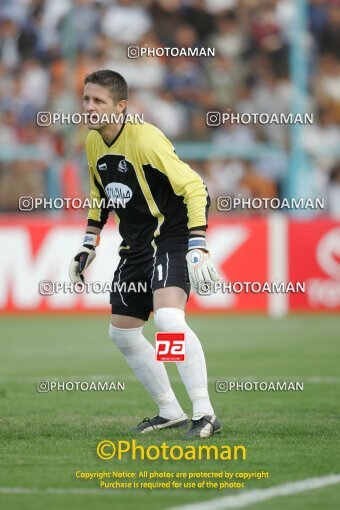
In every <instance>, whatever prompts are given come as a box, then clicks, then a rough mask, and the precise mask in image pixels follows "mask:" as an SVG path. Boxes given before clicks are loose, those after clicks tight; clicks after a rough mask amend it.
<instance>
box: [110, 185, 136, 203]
mask: <svg viewBox="0 0 340 510" xmlns="http://www.w3.org/2000/svg"><path fill="white" fill-rule="evenodd" d="M105 192H106V194H107V196H108V197H109V199H110V201H111V202H115V201H117V202H120V203H124V204H126V203H127V202H129V201H130V200H131V198H132V190H131V189H130V188H129V186H126V185H125V184H122V183H120V182H110V184H108V185H107V186H106V187H105Z"/></svg>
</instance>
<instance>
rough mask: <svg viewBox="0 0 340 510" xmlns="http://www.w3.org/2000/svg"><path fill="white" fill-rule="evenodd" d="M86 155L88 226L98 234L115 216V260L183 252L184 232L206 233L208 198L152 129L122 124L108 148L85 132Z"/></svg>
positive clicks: (97, 136) (201, 184) (198, 181)
mask: <svg viewBox="0 0 340 510" xmlns="http://www.w3.org/2000/svg"><path fill="white" fill-rule="evenodd" d="M86 153H87V160H88V164H89V171H90V184H91V200H92V202H93V203H94V204H95V206H94V207H92V208H91V209H90V210H89V213H88V225H89V226H96V227H99V228H102V227H103V226H104V224H105V223H106V221H107V218H108V214H109V211H110V210H114V212H115V214H116V217H117V219H118V223H119V232H120V235H121V236H122V238H123V242H122V243H121V246H120V255H122V256H126V257H129V259H130V258H133V259H135V258H140V259H145V260H146V259H148V258H151V257H153V256H154V255H155V254H156V252H157V254H158V255H159V254H162V253H165V252H167V251H175V250H181V249H184V250H186V249H187V242H188V236H189V230H190V229H195V228H198V227H199V228H200V229H202V228H203V229H204V228H205V227H206V225H207V214H208V208H209V205H210V198H209V194H208V191H207V188H206V186H205V184H204V182H203V180H202V179H201V177H200V176H199V175H198V174H197V173H196V172H194V170H192V169H191V168H190V167H189V166H188V165H187V164H186V163H184V162H183V161H181V160H180V159H179V158H178V156H177V154H176V153H175V150H174V147H173V146H172V144H171V143H170V141H169V140H168V139H167V138H166V136H165V135H164V134H163V133H162V132H161V131H160V130H159V129H158V128H156V127H155V126H153V125H151V124H147V123H137V124H136V123H131V122H126V123H125V124H123V125H122V127H121V129H120V131H119V133H118V135H117V136H116V138H115V139H114V140H113V141H112V143H111V144H110V145H108V144H106V142H105V141H104V140H103V138H102V137H101V136H100V134H99V133H98V132H97V131H90V133H89V134H88V137H87V141H86ZM101 199H102V200H101ZM104 201H105V203H103V202H104ZM97 204H100V207H97V206H96V205H97Z"/></svg>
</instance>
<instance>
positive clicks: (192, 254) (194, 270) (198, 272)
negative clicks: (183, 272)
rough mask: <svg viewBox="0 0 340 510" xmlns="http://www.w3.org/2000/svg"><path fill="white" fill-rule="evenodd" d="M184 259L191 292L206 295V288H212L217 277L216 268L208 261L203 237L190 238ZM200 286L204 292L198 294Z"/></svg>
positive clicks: (192, 236)
mask: <svg viewBox="0 0 340 510" xmlns="http://www.w3.org/2000/svg"><path fill="white" fill-rule="evenodd" d="M186 259H187V265H188V273H189V280H190V285H191V288H192V290H193V291H195V292H196V293H198V294H201V293H203V294H208V293H207V292H206V289H207V287H211V288H212V286H213V283H214V282H218V280H219V276H218V272H217V269H216V267H215V266H214V264H213V262H212V261H211V259H210V254H209V251H208V250H207V249H206V245H205V238H204V237H203V236H195V235H191V236H190V238H189V246H188V253H187V256H186ZM200 282H201V283H200ZM202 285H203V286H204V288H205V290H204V291H203V292H200V290H202V289H201V287H202Z"/></svg>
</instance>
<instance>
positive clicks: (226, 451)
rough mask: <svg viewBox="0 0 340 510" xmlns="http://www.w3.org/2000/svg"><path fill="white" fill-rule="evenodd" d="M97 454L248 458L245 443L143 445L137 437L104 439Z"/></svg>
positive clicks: (137, 457) (109, 456)
mask: <svg viewBox="0 0 340 510" xmlns="http://www.w3.org/2000/svg"><path fill="white" fill-rule="evenodd" d="M97 455H98V457H99V458H100V459H102V460H111V459H113V458H115V459H116V460H121V459H122V458H123V457H127V458H129V459H131V460H158V459H162V460H246V457H247V450H246V447H245V446H244V445H235V446H229V445H211V444H210V445H199V446H193V445H185V446H181V445H171V446H170V445H168V444H167V443H166V442H165V441H163V443H162V444H161V445H155V444H152V445H149V446H142V445H139V444H137V441H136V440H135V439H132V440H131V441H122V440H119V441H117V442H116V443H114V442H113V441H110V440H109V439H104V440H103V441H100V443H98V444H97Z"/></svg>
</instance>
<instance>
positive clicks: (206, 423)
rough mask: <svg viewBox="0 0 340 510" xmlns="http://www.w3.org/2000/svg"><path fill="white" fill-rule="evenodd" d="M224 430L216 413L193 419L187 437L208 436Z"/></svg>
mask: <svg viewBox="0 0 340 510" xmlns="http://www.w3.org/2000/svg"><path fill="white" fill-rule="evenodd" d="M221 430H222V425H221V423H220V422H219V420H218V419H217V418H216V416H215V415H213V416H209V415H206V416H202V418H200V419H199V420H191V428H190V429H189V430H188V432H187V433H186V436H185V437H186V438H187V439H194V438H196V437H201V438H206V437H211V436H213V435H214V434H218V433H219V432H221Z"/></svg>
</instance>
